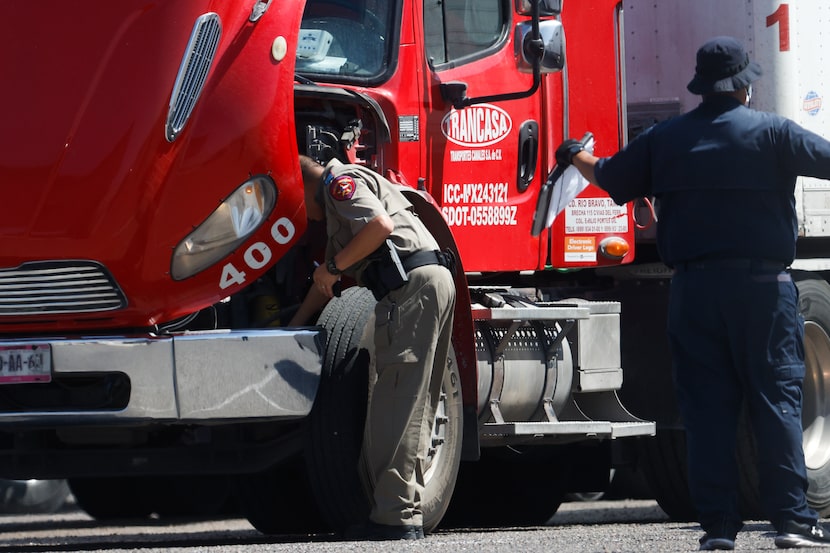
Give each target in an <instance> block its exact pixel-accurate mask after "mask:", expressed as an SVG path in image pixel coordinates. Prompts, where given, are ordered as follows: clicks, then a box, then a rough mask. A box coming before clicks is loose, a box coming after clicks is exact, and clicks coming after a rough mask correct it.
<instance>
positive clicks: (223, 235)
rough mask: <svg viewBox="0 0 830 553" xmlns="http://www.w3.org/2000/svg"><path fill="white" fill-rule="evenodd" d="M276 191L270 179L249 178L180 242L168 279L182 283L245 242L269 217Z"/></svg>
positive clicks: (262, 177) (263, 176)
mask: <svg viewBox="0 0 830 553" xmlns="http://www.w3.org/2000/svg"><path fill="white" fill-rule="evenodd" d="M276 200H277V189H276V186H275V185H274V181H273V180H271V177H268V176H265V175H259V176H256V177H252V178H250V179H249V180H247V181H246V182H244V183H243V184H242V185H241V186H240V187H239V188H237V189H236V190H235V191H234V192H233V193H232V194H231V195H230V196H228V197H227V198H226V199H225V201H223V202H222V203H221V204H220V205H219V207H217V208H216V210H215V211H214V212H213V213H211V214H210V217H208V218H207V219H205V221H204V222H203V223H202V224H201V225H199V226H198V227H196V228H195V229H194V230H193V232H191V233H190V234H188V235H187V237H185V239H184V240H182V241H181V242H179V245H178V246H176V249H175V250H174V251H173V259H172V262H171V264H170V276H171V277H173V280H183V279H186V278H188V277H191V276H193V275H195V274H196V273H198V272H199V271H201V270H203V269H206V268H207V267H210V266H211V265H213V264H214V263H216V262H217V261H219V260H220V259H222V258H223V257H225V256H226V255H228V254H229V253H231V252H232V251H233V250H234V249H235V248H236V247H237V246H239V244H241V243H242V242H244V241H245V239H246V238H248V237H249V236H250V235H251V234H252V233H253V232H254V231H255V230H256V229H257V228H259V226H260V225H261V224H262V222H263V221H265V220H266V219H267V218H268V215H270V214H271V210H273V209H274V205H275V204H276Z"/></svg>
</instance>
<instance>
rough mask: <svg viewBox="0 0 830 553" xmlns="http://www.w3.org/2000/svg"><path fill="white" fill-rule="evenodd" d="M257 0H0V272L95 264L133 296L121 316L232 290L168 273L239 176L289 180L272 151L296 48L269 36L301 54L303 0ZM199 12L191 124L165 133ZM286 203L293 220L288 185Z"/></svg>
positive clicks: (139, 316) (288, 165) (195, 302)
mask: <svg viewBox="0 0 830 553" xmlns="http://www.w3.org/2000/svg"><path fill="white" fill-rule="evenodd" d="M255 3H256V2H255V1H254V0H251V1H250V2H219V1H213V2H211V1H208V0H201V1H200V0H165V1H157V2H154V1H148V0H117V1H111V0H107V1H99V0H86V1H84V2H81V3H78V2H67V1H65V0H46V1H40V2H3V3H2V6H0V51H2V52H3V55H2V57H0V76H2V82H3V86H2V87H0V203H2V205H3V206H4V207H5V209H3V216H2V217H0V270H2V269H4V268H13V267H17V266H19V265H21V264H22V263H25V262H31V261H43V260H66V259H82V260H91V261H94V262H96V263H101V264H102V265H103V266H105V267H106V268H107V270H108V271H109V272H110V273H111V274H112V275H113V277H114V279H115V281H116V282H117V283H118V286H119V287H120V288H121V289H123V291H124V293H125V295H126V297H127V302H128V304H129V306H128V309H126V310H124V311H123V313H121V314H117V315H114V316H115V317H120V318H121V324H125V325H127V324H130V325H140V324H149V323H153V322H158V321H159V320H164V319H166V318H170V317H174V316H178V315H181V314H183V312H186V311H192V310H194V309H197V308H199V307H203V306H205V305H209V304H210V303H212V302H215V301H216V300H217V299H220V298H221V297H223V295H227V292H228V291H227V290H220V289H219V288H218V287H217V285H216V283H217V281H218V278H219V277H218V276H217V275H216V274H210V275H203V276H201V277H194V278H191V279H189V280H188V281H187V284H186V286H184V285H182V283H174V282H172V281H171V279H170V278H169V276H168V273H169V270H170V253H171V250H172V248H173V247H175V245H176V244H177V243H178V242H179V241H180V240H181V239H182V238H183V237H184V236H185V235H186V234H187V233H188V232H189V231H190V230H191V229H192V228H193V227H194V226H196V225H198V224H199V223H200V222H201V221H203V220H204V219H205V218H206V217H207V216H208V215H209V214H210V213H211V211H212V210H213V209H215V207H216V206H217V205H218V204H219V202H221V201H222V199H224V198H225V197H227V195H228V194H229V193H230V192H232V191H233V190H234V189H235V188H236V186H238V185H239V184H241V183H242V182H244V181H245V179H246V178H247V176H248V175H250V174H252V173H267V172H273V171H276V174H277V177H279V176H280V175H283V177H284V178H283V180H287V181H290V180H292V179H291V177H292V176H293V168H294V166H295V165H296V146H294V148H293V150H292V149H290V148H281V149H280V148H278V145H279V143H280V141H281V140H283V139H284V140H283V144H284V145H287V144H289V143H291V144H293V141H294V138H293V116H292V110H291V104H290V101H291V87H292V83H293V56H292V55H290V54H289V55H288V56H286V58H285V59H284V60H282V62H279V63H278V60H275V59H274V58H273V57H272V56H273V55H272V54H271V52H272V49H271V45H272V44H273V42H274V40H275V38H276V37H281V39H282V40H284V41H285V44H288V45H289V48H288V51H289V52H293V51H294V50H293V48H291V45H294V44H296V33H297V29H298V28H299V20H300V17H301V13H302V2H300V3H298V4H299V5H291V6H289V7H288V8H286V7H278V6H277V3H274V6H272V7H271V8H270V10H269V12H268V13H266V14H265V16H264V17H263V18H262V19H261V20H260V21H258V22H256V23H252V22H250V21H248V16H249V15H250V13H251V8H252V7H253V6H254V4H255ZM207 12H216V13H218V15H219V16H220V19H221V25H222V36H221V41H220V45H219V50H218V51H217V53H216V57H215V60H214V63H213V65H212V67H211V72H210V74H209V77H208V82H207V83H206V85H205V92H204V93H203V95H202V97H201V98H200V99H199V101H198V103H197V105H196V108H195V109H194V112H193V116H192V118H191V119H190V121H189V122H188V123H187V125H186V127H185V129H184V130H183V131H182V133H181V135H180V136H179V137H178V138H177V139H176V140H175V141H174V142H172V143H171V142H169V141H168V140H167V138H166V137H165V120H166V118H167V113H168V109H169V103H170V98H171V91H172V89H173V85H174V82H175V79H176V76H177V73H178V71H179V66H180V64H181V62H182V56H183V53H184V52H185V49H186V46H187V44H188V40H189V38H190V35H191V31H192V29H193V27H194V23H195V21H196V20H197V18H198V17H199V16H201V15H203V14H205V13H207ZM280 90H283V91H284V92H283V93H282V94H281V95H280V94H279V91H280ZM280 96H282V97H284V101H283V102H282V105H278V104H279V102H278V101H277V100H278V99H279V98H280ZM275 129H282V133H284V134H285V136H284V137H283V136H280V135H279V133H276V132H275V131H274V130H275ZM268 132H275V134H274V136H268ZM280 150H285V151H284V152H281V151H280ZM288 156H291V157H293V158H294V159H293V160H292V161H291V162H288V161H287V160H283V159H280V158H286V157H288ZM275 167H279V168H278V169H275ZM281 193H282V191H281ZM290 203H294V204H295V205H293V206H289V205H288V204H290ZM280 204H281V205H280V206H279V210H281V212H282V213H283V214H284V215H286V216H289V217H294V216H295V215H296V212H297V209H298V206H299V205H300V200H299V197H297V198H296V199H295V198H292V196H291V194H289V195H288V197H287V198H285V197H281V198H280ZM174 304H175V306H174ZM99 316H100V315H99ZM0 323H8V319H6V320H2V317H0Z"/></svg>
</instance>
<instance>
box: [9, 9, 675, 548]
mask: <svg viewBox="0 0 830 553" xmlns="http://www.w3.org/2000/svg"><path fill="white" fill-rule="evenodd" d="M565 4H566V5H565V6H562V2H561V0H475V1H472V0H445V1H443V2H422V1H420V0H394V1H389V0H308V1H306V2H303V1H300V0H298V1H282V2H272V1H271V0H236V1H233V2H227V1H216V0H187V1H184V0H141V1H137V0H119V1H118V2H109V1H103V0H89V1H87V2H84V3H83V4H82V5H79V4H75V3H70V2H63V1H57V0H45V1H43V2H37V3H32V2H4V3H3V5H2V6H1V7H0V51H2V52H4V54H3V56H2V58H0V75H2V78H3V83H4V86H3V87H2V91H0V110H2V115H1V116H0V121H2V123H0V186H1V187H2V192H3V198H4V200H3V205H4V209H3V216H2V218H0V477H3V478H13V479H23V478H46V479H48V478H68V479H69V483H70V486H71V488H72V491H73V493H74V495H75V497H76V500H77V501H78V504H79V505H80V506H81V507H82V508H84V509H86V510H87V511H88V512H89V513H90V514H92V515H94V516H96V517H99V518H107V517H114V516H143V515H146V514H148V513H151V512H157V513H160V514H162V515H164V514H176V513H189V514H193V513H194V512H197V511H198V512H208V511H211V512H216V511H218V510H219V509H221V508H223V505H222V503H223V502H224V501H225V500H226V499H227V498H228V497H230V496H233V497H235V498H236V500H237V501H238V503H239V507H240V508H241V509H242V511H243V512H244V514H245V515H246V516H247V517H248V519H249V520H250V521H251V522H252V523H253V524H254V526H256V527H257V528H259V529H260V530H262V531H264V532H281V531H292V530H293V531H297V530H300V529H304V528H307V527H328V528H330V529H335V530H342V529H344V528H346V527H347V526H348V525H349V524H352V523H354V522H357V521H359V520H360V517H361V516H363V515H364V514H365V513H366V512H367V511H368V495H367V494H366V491H365V486H364V485H363V483H362V481H361V478H360V476H359V470H358V467H359V466H360V465H359V464H360V459H361V456H360V448H361V437H362V427H363V426H362V425H363V418H364V416H365V405H366V398H367V393H368V391H369V385H368V381H369V378H368V375H369V374H370V373H371V366H372V351H371V343H372V340H371V336H370V335H369V333H370V332H371V329H372V322H371V317H372V305H373V301H374V300H373V299H372V298H371V294H368V293H367V291H366V290H364V289H361V288H358V287H351V288H348V289H346V290H344V292H343V295H342V297H340V298H337V299H335V300H333V301H332V302H331V303H330V304H329V305H328V306H327V307H326V308H325V310H324V311H323V312H322V314H320V317H319V320H318V321H317V324H316V325H314V326H304V327H288V326H286V324H287V321H288V320H289V319H290V316H291V313H292V311H293V309H296V306H297V304H298V303H299V302H300V301H301V299H302V297H303V295H304V293H305V291H306V290H307V287H308V282H309V280H308V279H309V276H310V274H311V272H312V270H313V267H314V265H313V264H314V261H315V255H316V252H317V248H318V245H319V230H320V229H319V228H316V227H315V226H314V225H311V224H309V223H308V222H307V220H306V217H305V210H304V207H303V194H302V184H301V179H300V172H299V165H298V161H297V156H298V154H299V153H308V154H312V155H315V156H317V157H318V158H320V159H329V158H331V157H339V158H340V159H342V160H343V161H348V162H353V163H359V164H363V165H365V166H367V167H369V168H372V169H374V170H376V171H378V172H380V173H382V174H383V175H385V176H386V177H388V178H389V179H390V180H392V181H393V182H395V183H397V184H399V185H401V186H402V187H404V189H405V190H406V191H407V192H406V193H407V195H408V197H409V198H410V199H411V201H412V203H413V205H414V206H415V208H416V209H417V211H418V212H419V214H420V216H421V217H422V218H423V219H424V220H425V221H426V222H427V224H428V226H429V227H430V229H431V231H432V232H433V234H434V235H435V236H436V238H437V239H438V241H439V242H440V243H441V245H442V246H443V247H450V248H453V249H455V250H456V252H457V253H458V258H459V260H460V263H461V265H462V266H463V271H461V272H459V274H458V276H457V277H456V283H457V287H458V298H459V299H458V305H457V308H456V317H455V321H456V327H455V329H454V344H453V345H454V354H453V355H452V356H451V358H450V359H448V360H447V370H446V373H445V375H444V380H443V393H442V398H441V403H440V407H439V412H438V414H437V416H436V420H435V425H434V435H433V441H432V447H431V448H430V449H429V451H426V452H424V455H425V456H426V457H427V459H428V460H429V467H430V468H429V472H428V474H427V475H426V478H427V493H426V496H425V498H424V510H425V526H426V528H427V530H431V529H433V528H435V526H437V524H438V523H439V522H440V521H441V520H442V517H444V515H445V514H447V516H448V517H450V518H453V519H454V520H457V521H468V522H476V523H479V524H486V523H511V522H512V523H519V524H521V523H534V524H535V523H541V522H544V521H546V520H547V519H548V518H549V517H550V516H551V515H552V514H553V513H554V512H555V511H556V509H557V508H558V505H559V502H560V501H561V500H562V498H563V496H564V494H565V493H566V492H568V491H588V490H595V489H599V488H601V487H602V486H604V485H605V483H607V480H608V475H609V469H610V468H611V465H612V459H613V461H614V462H615V463H616V462H620V461H625V460H627V459H630V456H629V455H628V453H630V452H631V451H633V449H634V448H627V447H625V446H626V444H633V443H634V442H637V441H640V440H642V439H644V438H642V437H645V436H650V435H653V434H654V432H655V424H654V423H653V422H649V421H648V420H643V419H641V418H639V417H637V416H634V415H632V414H631V413H630V412H629V410H627V409H626V408H625V407H624V406H623V404H622V403H621V402H620V400H619V398H618V396H619V392H620V390H621V388H622V385H623V366H624V364H623V363H622V360H621V356H622V348H621V344H620V336H621V325H620V320H621V313H620V311H621V305H620V303H619V302H618V301H615V300H614V298H613V297H610V296H613V291H614V290H615V286H616V280H614V278H609V277H607V276H604V275H603V274H602V273H601V272H600V271H599V269H601V268H619V267H623V266H626V265H627V264H629V263H631V262H632V261H633V260H634V255H635V228H636V227H637V226H638V225H639V226H646V224H647V221H646V219H643V218H642V217H639V218H638V217H635V214H637V213H638V209H636V208H635V206H633V205H627V206H617V205H615V204H614V203H613V202H612V201H611V200H610V199H609V198H608V197H607V196H606V195H605V194H604V193H603V192H602V191H601V190H599V189H597V188H595V187H593V186H589V187H588V188H587V189H586V190H584V191H583V192H582V193H581V194H580V195H579V197H578V198H576V199H574V200H573V201H572V202H570V203H569V204H568V205H567V207H565V209H564V211H563V213H562V214H561V215H560V216H559V217H558V218H557V219H556V220H555V221H554V223H553V224H552V226H550V227H548V228H545V229H544V230H543V231H542V232H541V233H538V235H536V236H533V235H531V232H530V229H531V225H532V223H533V220H534V216H535V211H536V210H537V204H539V195H540V192H541V191H542V190H543V185H544V184H545V183H546V181H547V180H548V178H549V177H550V175H551V174H552V173H553V172H554V169H555V161H554V156H553V153H554V151H555V148H556V146H557V145H558V144H559V142H560V141H561V140H562V139H563V138H564V137H568V136H571V135H574V134H577V133H578V134H579V135H581V134H582V133H583V132H585V131H587V130H590V131H591V132H592V133H593V135H594V136H595V137H596V141H597V142H596V143H597V146H596V151H597V153H598V154H600V155H603V154H610V153H612V152H614V151H615V150H616V149H617V148H618V147H619V146H620V145H621V144H622V143H623V142H624V140H625V134H626V132H625V118H626V113H625V109H624V107H625V104H624V102H623V99H624V84H625V83H624V73H623V71H622V68H623V63H624V57H623V47H622V46H623V34H622V28H623V21H624V20H623V9H622V8H623V6H622V4H621V3H619V2H617V1H616V0H594V1H591V2H584V1H580V2H566V3H565ZM566 35H567V37H568V47H567V49H566V47H565V36H566ZM603 294H604V295H607V296H609V297H608V298H605V297H600V296H602V295H603ZM622 316H623V317H625V312H623V315H622ZM626 374H628V373H626ZM630 386H631V384H630V383H629V384H627V386H626V389H628V388H629V387H630ZM653 393H654V389H653V388H651V389H649V388H648V387H644V388H643V389H642V390H641V391H640V392H639V396H638V395H637V394H636V393H635V394H634V395H633V396H632V397H634V399H635V401H636V400H637V398H638V397H639V398H645V400H644V402H645V403H648V396H649V395H650V394H653ZM657 393H658V394H670V391H668V390H659V392H657ZM616 438H636V439H632V440H619V441H618V440H616ZM462 460H463V461H464V462H462ZM467 461H469V462H467ZM459 466H461V470H460V471H459ZM451 498H452V504H451V505H450V499H451ZM482 498H486V505H485V502H483V501H482ZM485 507H486V508H485ZM448 508H449V513H447V510H448Z"/></svg>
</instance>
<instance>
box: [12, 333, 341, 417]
mask: <svg viewBox="0 0 830 553" xmlns="http://www.w3.org/2000/svg"><path fill="white" fill-rule="evenodd" d="M10 344H15V345H16V344H49V345H50V347H51V359H52V378H53V380H55V379H58V378H59V377H61V376H68V375H73V376H80V375H83V374H85V373H86V374H101V373H111V372H117V373H123V374H124V375H126V377H127V378H128V379H129V388H130V394H129V401H128V402H127V405H126V407H124V408H123V409H117V410H106V409H102V410H83V411H80V410H75V409H73V408H72V407H69V406H67V409H66V410H55V409H50V410H48V411H47V410H44V411H37V410H16V411H14V412H9V411H7V412H0V426H2V425H4V424H6V423H15V424H16V425H19V424H24V425H51V424H56V425H67V424H69V425H71V424H113V423H116V424H120V423H125V424H129V423H147V422H159V423H175V422H193V423H200V422H201V423H205V422H209V421H222V422H230V421H231V420H243V419H244V420H251V419H259V420H273V419H294V418H300V417H304V416H306V415H308V413H309V412H310V411H311V406H312V404H313V403H314V398H315V396H316V394H317V387H318V385H319V382H320V373H321V369H322V360H323V356H324V353H325V333H324V331H323V330H322V329H315V328H301V329H300V328H295V329H266V330H244V331H243V330H234V331H227V330H224V331H203V332H187V333H183V334H177V335H173V336H152V335H146V336H134V337H91V338H56V339H43V340H14V341H11V340H9V341H8V342H6V341H0V345H10ZM29 386H40V384H29Z"/></svg>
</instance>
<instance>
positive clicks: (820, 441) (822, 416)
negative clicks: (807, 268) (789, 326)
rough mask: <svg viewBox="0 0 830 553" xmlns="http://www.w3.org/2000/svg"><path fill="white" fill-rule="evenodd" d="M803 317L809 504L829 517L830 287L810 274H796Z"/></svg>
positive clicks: (803, 419)
mask: <svg viewBox="0 0 830 553" xmlns="http://www.w3.org/2000/svg"><path fill="white" fill-rule="evenodd" d="M793 277H794V279H795V281H796V285H797V286H798V294H799V299H798V305H799V309H800V311H801V314H802V316H803V317H804V357H805V364H806V367H807V372H806V376H805V378H804V404H803V411H802V415H801V422H802V425H803V429H804V459H805V461H806V462H807V480H808V481H809V487H808V489H807V502H808V503H809V504H810V506H811V507H813V508H814V509H815V510H816V511H818V512H819V514H820V515H821V516H823V517H824V516H828V515H830V378H828V377H827V376H825V375H827V374H828V373H830V285H828V284H827V282H825V281H824V280H820V279H818V278H816V277H814V276H812V275H810V274H809V273H799V272H794V273H793Z"/></svg>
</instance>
